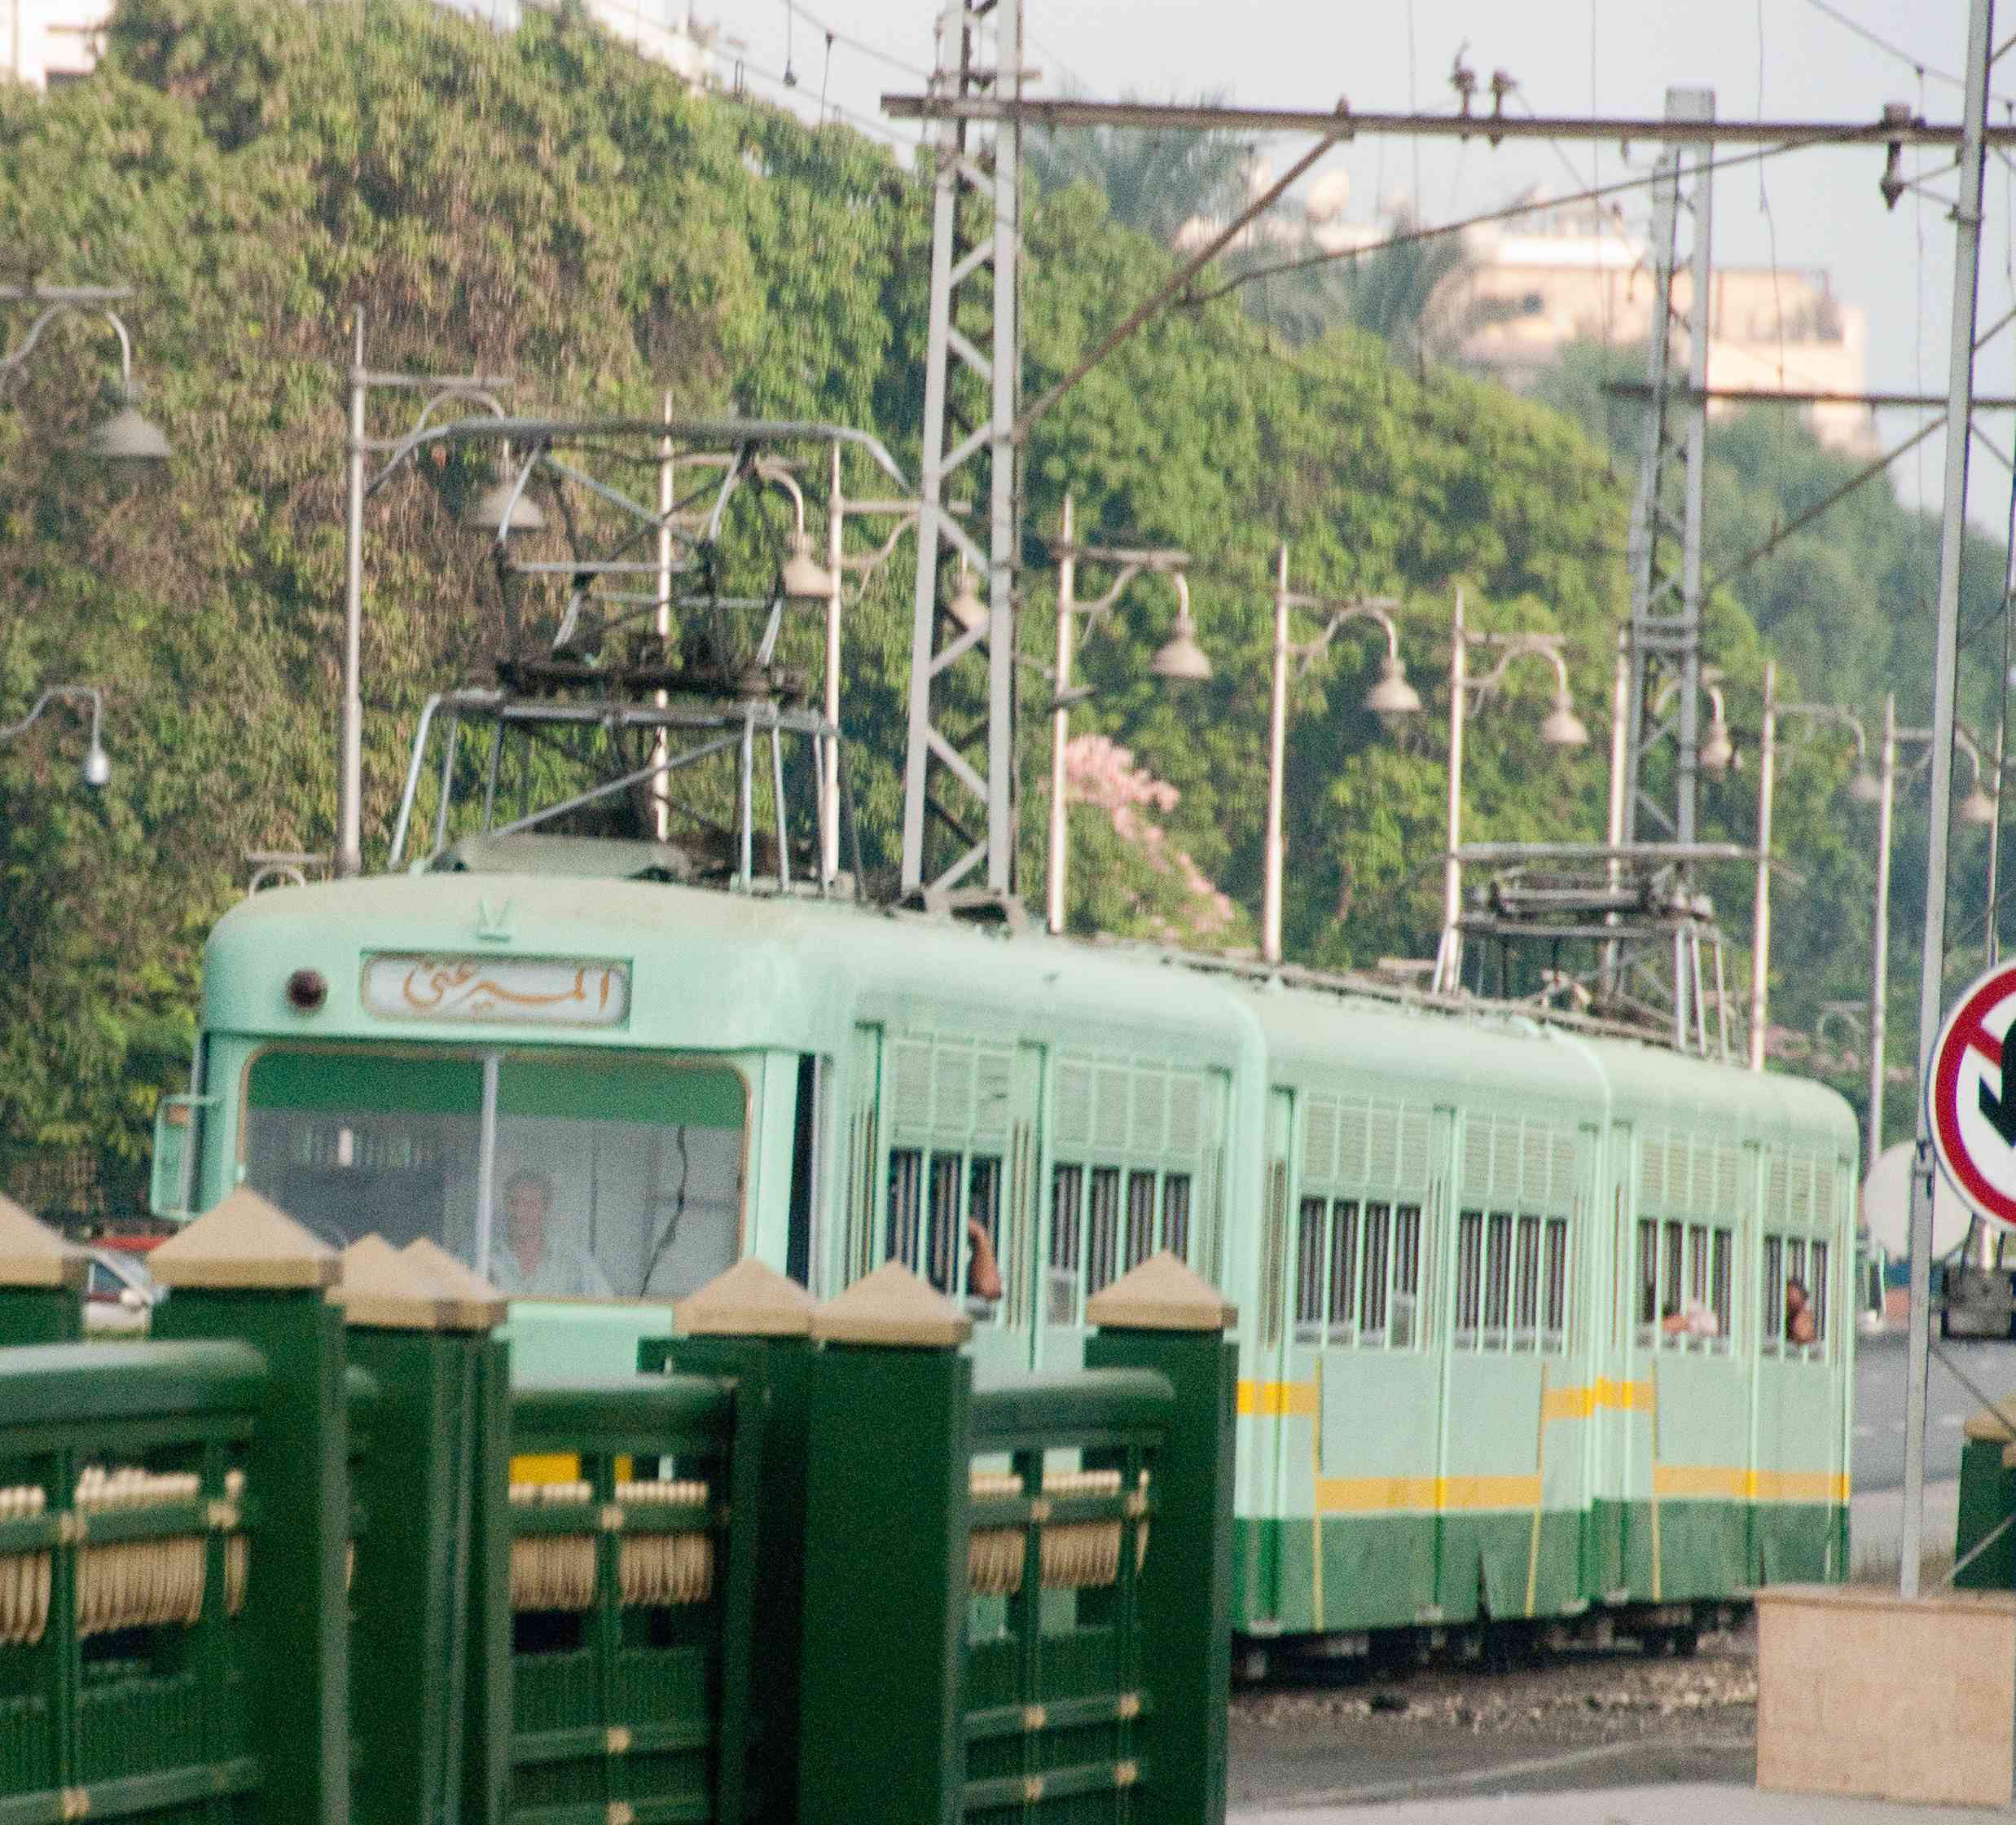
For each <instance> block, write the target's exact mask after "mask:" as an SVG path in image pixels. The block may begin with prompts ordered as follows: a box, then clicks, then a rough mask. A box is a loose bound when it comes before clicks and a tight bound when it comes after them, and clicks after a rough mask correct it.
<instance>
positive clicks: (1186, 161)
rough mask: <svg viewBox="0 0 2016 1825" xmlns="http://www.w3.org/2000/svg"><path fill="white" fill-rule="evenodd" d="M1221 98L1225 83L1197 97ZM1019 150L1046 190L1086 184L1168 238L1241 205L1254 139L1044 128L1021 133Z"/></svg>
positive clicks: (1139, 224)
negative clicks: (1216, 90) (1186, 225)
mask: <svg viewBox="0 0 2016 1825" xmlns="http://www.w3.org/2000/svg"><path fill="white" fill-rule="evenodd" d="M1127 99H1133V98H1132V97H1129V98H1127ZM1224 99H1225V97H1224V95H1223V91H1220V92H1219V93H1216V94H1209V95H1199V96H1198V97H1197V106H1198V107H1200V108H1210V107H1214V106H1216V105H1218V104H1219V103H1222V102H1223V100H1224ZM1022 156H1023V159H1024V161H1025V162H1026V164H1027V165H1028V167H1029V169H1030V173H1031V174H1033V175H1034V178H1035V179H1036V182H1037V183H1038V184H1039V186H1040V187H1042V188H1043V190H1044V191H1048V192H1050V193H1052V194H1055V193H1056V192H1058V191H1065V190H1069V188H1070V187H1072V186H1073V185H1074V184H1085V185H1087V186H1088V187H1091V189H1093V190H1096V191H1098V192H1099V193H1100V195H1101V196H1104V197H1105V200H1106V206H1107V208H1108V209H1110V210H1111V211H1112V213H1113V220H1114V221H1115V222H1119V223H1120V224H1121V225H1122V226H1125V227H1128V228H1132V229H1135V230H1136V231H1139V232H1140V233H1141V234H1144V235H1149V236H1150V237H1151V238H1152V239H1153V240H1158V241H1161V242H1162V243H1164V244H1167V243H1168V242H1170V241H1171V240H1175V235H1176V231H1178V230H1179V228H1181V227H1182V226H1183V225H1184V223H1185V222H1188V221H1189V220H1190V219H1191V218H1192V217H1195V216H1202V217H1204V218H1206V220H1210V219H1211V218H1223V217H1225V216H1228V215H1230V214H1231V213H1232V212H1233V211H1234V210H1235V209H1237V208H1238V207H1239V206H1240V204H1241V203H1242V202H1243V201H1244V200H1245V193H1246V173H1247V169H1248V168H1249V165H1250V162H1251V160H1252V156H1253V147H1252V146H1251V145H1250V143H1247V142H1246V141H1245V140H1242V139H1238V138H1237V137H1236V136H1235V135H1234V134H1229V133H1164V132H1159V131H1158V132H1141V131H1139V130H1135V129H1132V128H1127V127H1065V128H1062V129H1052V128H1041V129H1039V130H1036V131H1035V132H1033V133H1030V134H1027V135H1026V137H1025V139H1024V141H1023V145H1022Z"/></svg>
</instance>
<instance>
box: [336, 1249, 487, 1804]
mask: <svg viewBox="0 0 2016 1825" xmlns="http://www.w3.org/2000/svg"><path fill="white" fill-rule="evenodd" d="M342 1267H343V1278H342V1281H341V1283H340V1285H339V1286H337V1287H336V1290H335V1291H334V1292H333V1293H332V1294H331V1295H330V1296H331V1298H332V1299H334V1300H335V1301H336V1303H337V1304H339V1305H340V1307H341V1308H342V1311H343V1317H344V1321H345V1324H346V1325H347V1326H348V1327H349V1339H348V1343H349V1353H350V1357H351V1360H352V1361H354V1362H355V1363H356V1364H357V1365H358V1366H359V1367H360V1368H362V1369H363V1370H366V1371H367V1373H369V1374H371V1375H372V1376H373V1377H374V1378H375V1379H376V1381H377V1383H378V1396H377V1400H376V1404H375V1405H374V1406H373V1408H372V1410H371V1428H370V1436H369V1441H368V1449H367V1450H366V1452H365V1453H364V1454H363V1455H362V1458H360V1459H359V1460H358V1466H357V1470H356V1477H357V1500H358V1506H359V1508H360V1509H361V1511H362V1533H361V1537H360V1540H359V1545H358V1555H357V1575H356V1578H355V1580H354V1583H353V1585H352V1590H351V1608H352V1612H353V1615H354V1619H355V1620H354V1622H353V1623H352V1625H351V1630H350V1656H351V1669H350V1670H351V1679H352V1682H353V1683H352V1688H351V1707H350V1712H351V1728H352V1732H353V1735H354V1738H355V1740H356V1745H357V1755H356V1763H355V1769H354V1775H353V1778H352V1781H351V1793H350V1797H351V1805H352V1809H353V1810H354V1813H355V1815H356V1817H357V1818H358V1822H359V1825H411V1821H414V1820H422V1819H444V1818H453V1817H454V1816H455V1813H456V1811H457V1810H458V1807H459V1803H460V1801H461V1799H462V1796H463V1791H464V1779H465V1768H464V1765H463V1755H464V1752H465V1744H467V1742H468V1710H469V1707H468V1691H469V1687H470V1684H471V1669H470V1660H471V1658H472V1656H478V1655H483V1656H485V1657H487V1656H490V1655H502V1654H506V1653H508V1652H509V1650H510V1638H509V1635H508V1634H505V1636H504V1637H503V1639H502V1640H496V1639H494V1638H493V1639H490V1640H489V1641H488V1642H485V1640H484V1638H483V1637H482V1634H481V1631H478V1630H472V1627H471V1621H472V1619H471V1616H470V1613H469V1604H470V1597H471V1577H470V1574H471V1572H472V1557H473V1554H474V1545H475V1542H474V1540H473V1537H472V1533H473V1528H474V1525H475V1517H476V1514H477V1507H478V1504H477V1500H476V1489H475V1481H476V1477H477V1474H479V1471H478V1467H479V1465H480V1464H481V1453H480V1449H479V1446H478V1435H479V1433H480V1432H481V1429H482V1419H481V1385H480V1384H481V1364H482V1358H483V1356H484V1354H485V1350H486V1348H487V1346H488V1343H489V1339H490V1332H491V1331H492V1330H494V1329H495V1327H496V1326H499V1324H501V1323H503V1319H504V1302H503V1299H502V1297H501V1296H499V1295H498V1294H497V1293H495V1292H494V1291H490V1289H488V1288H485V1291H486V1292H488V1294H489V1296H488V1297H487V1298H480V1297H472V1296H468V1295H467V1291H466V1289H455V1290H451V1289H450V1288H449V1287H448V1286H446V1285H444V1284H443V1283H442V1282H441V1281H440V1280H439V1279H438V1278H437V1277H434V1276H433V1275H430V1274H429V1273H428V1272H427V1271H426V1269H425V1268H424V1264H422V1263H421V1262H420V1261H418V1260H415V1259H414V1258H413V1257H412V1256H411V1255H402V1254H401V1253H400V1252H399V1251H397V1250H396V1249H395V1248H393V1246H392V1245H391V1244H390V1243H389V1242H387V1241H385V1240H384V1238H383V1237H381V1236H376V1235H371V1236H366V1237H364V1238H362V1240H361V1241H358V1242H354V1243H353V1244H352V1245H351V1246H350V1247H349V1248H347V1249H345V1251H343V1256H342ZM477 1678H479V1679H480V1678H481V1674H480V1673H478V1674H477ZM483 1816H484V1815H481V1814H479V1815H478V1818H482V1817H483Z"/></svg>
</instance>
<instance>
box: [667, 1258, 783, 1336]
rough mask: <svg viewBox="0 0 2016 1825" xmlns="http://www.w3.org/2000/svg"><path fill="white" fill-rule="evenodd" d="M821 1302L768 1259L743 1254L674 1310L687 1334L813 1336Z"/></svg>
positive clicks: (675, 1305) (677, 1324)
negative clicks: (774, 1266)
mask: <svg viewBox="0 0 2016 1825" xmlns="http://www.w3.org/2000/svg"><path fill="white" fill-rule="evenodd" d="M818 1310H819V1301H818V1300H817V1299H814V1298H813V1297H812V1295H810V1293H808V1292H807V1291H806V1290H805V1288H804V1287H802V1286H800V1285H799V1284H798V1283H797V1281H795V1280H793V1279H789V1278H788V1277H786V1276H784V1274H781V1273H778V1271H777V1270H776V1269H775V1268H773V1267H772V1266H771V1264H769V1263H768V1262H767V1261H759V1260H757V1259H756V1257H755V1256H753V1255H749V1256H744V1257H743V1258H742V1260H739V1261H737V1262H736V1264H735V1265H734V1266H733V1267H731V1268H730V1269H728V1270H727V1273H718V1274H716V1275H715V1276H714V1278H713V1279H711V1280H709V1282H707V1284H706V1285H705V1286H702V1287H701V1289H700V1291H698V1292H696V1293H694V1294H692V1295H690V1296H689V1297H687V1298H685V1299H680V1300H679V1301H678V1302H677V1303H676V1304H674V1306H673V1308H672V1321H673V1322H674V1324H675V1325H676V1326H678V1327H679V1331H680V1334H681V1335H683V1336H687V1337H810V1335H812V1314H813V1313H815V1312H816V1311H818Z"/></svg>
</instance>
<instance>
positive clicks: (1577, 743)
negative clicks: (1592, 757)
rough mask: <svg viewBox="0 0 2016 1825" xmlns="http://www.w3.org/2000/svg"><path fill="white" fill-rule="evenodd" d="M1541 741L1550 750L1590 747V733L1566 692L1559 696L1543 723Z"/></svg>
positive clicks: (1541, 725)
mask: <svg viewBox="0 0 2016 1825" xmlns="http://www.w3.org/2000/svg"><path fill="white" fill-rule="evenodd" d="M1540 739H1541V740H1542V741H1544V742H1545V743H1546V744H1547V745H1548V747H1550V748H1586V747H1587V746H1588V745H1589V732H1588V729H1587V728H1585V727H1584V726H1583V721H1582V719H1581V718H1580V717H1579V716H1578V715H1576V714H1575V705H1574V704H1573V703H1572V702H1570V701H1569V697H1568V693H1566V691H1563V692H1561V693H1557V696H1556V697H1555V698H1554V707H1553V709H1552V710H1548V713H1547V717H1546V719H1545V720H1544V722H1542V723H1541V724H1540Z"/></svg>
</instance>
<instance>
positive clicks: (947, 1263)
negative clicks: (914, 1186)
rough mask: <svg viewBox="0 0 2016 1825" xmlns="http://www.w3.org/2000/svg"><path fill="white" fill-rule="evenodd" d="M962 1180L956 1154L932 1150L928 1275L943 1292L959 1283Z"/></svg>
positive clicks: (958, 1159)
mask: <svg viewBox="0 0 2016 1825" xmlns="http://www.w3.org/2000/svg"><path fill="white" fill-rule="evenodd" d="M959 1181H960V1158H959V1155H958V1154H932V1156H931V1172H930V1176H929V1184H930V1200H929V1206H928V1211H929V1219H930V1227H929V1231H928V1233H927V1234H926V1237H925V1278H926V1279H927V1280H929V1282H931V1284H932V1285H933V1286H935V1287H937V1288H938V1291H940V1292H942V1293H950V1292H951V1291H954V1290H955V1288H956V1287H957V1286H958V1284H959V1258H960V1254H961V1253H962V1252H963V1251H962V1250H961V1249H960V1240H961V1237H960V1224H959Z"/></svg>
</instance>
